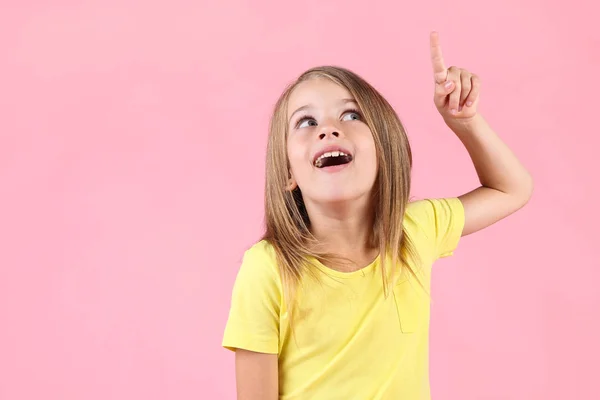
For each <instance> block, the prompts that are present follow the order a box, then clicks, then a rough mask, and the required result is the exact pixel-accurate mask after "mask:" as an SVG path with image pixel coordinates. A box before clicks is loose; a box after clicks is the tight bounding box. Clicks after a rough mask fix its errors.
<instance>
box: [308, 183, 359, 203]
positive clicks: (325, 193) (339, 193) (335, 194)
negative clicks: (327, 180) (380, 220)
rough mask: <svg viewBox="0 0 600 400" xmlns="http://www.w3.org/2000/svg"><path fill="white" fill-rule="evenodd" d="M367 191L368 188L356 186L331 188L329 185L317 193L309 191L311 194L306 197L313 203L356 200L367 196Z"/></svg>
mask: <svg viewBox="0 0 600 400" xmlns="http://www.w3.org/2000/svg"><path fill="white" fill-rule="evenodd" d="M369 192H370V190H357V188H348V190H343V189H342V190H340V189H335V190H333V188H331V187H330V188H328V189H325V190H321V191H319V193H311V195H310V196H308V197H309V198H310V199H311V200H312V202H314V203H317V204H323V205H325V204H336V203H349V202H353V201H358V200H360V199H364V198H366V197H368V195H369ZM305 201H306V198H305Z"/></svg>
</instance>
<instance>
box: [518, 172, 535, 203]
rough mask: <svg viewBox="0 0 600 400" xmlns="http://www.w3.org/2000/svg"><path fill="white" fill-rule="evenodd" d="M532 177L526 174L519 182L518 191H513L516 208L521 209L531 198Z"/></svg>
mask: <svg viewBox="0 0 600 400" xmlns="http://www.w3.org/2000/svg"><path fill="white" fill-rule="evenodd" d="M533 187H534V185H533V177H532V176H531V174H529V173H526V174H525V176H524V177H523V178H522V179H521V181H520V182H519V187H518V190H516V191H515V195H514V198H515V202H516V203H517V206H518V208H519V209H520V208H523V207H525V205H527V203H529V200H531V197H532V196H533Z"/></svg>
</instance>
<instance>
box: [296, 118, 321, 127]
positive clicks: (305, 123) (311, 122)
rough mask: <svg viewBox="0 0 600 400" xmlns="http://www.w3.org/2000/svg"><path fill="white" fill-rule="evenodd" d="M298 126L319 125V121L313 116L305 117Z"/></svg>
mask: <svg viewBox="0 0 600 400" xmlns="http://www.w3.org/2000/svg"><path fill="white" fill-rule="evenodd" d="M296 126H297V127H298V128H307V127H309V126H317V121H316V120H315V119H314V118H313V117H308V116H307V117H303V118H301V119H300V120H299V121H298V123H297V124H296Z"/></svg>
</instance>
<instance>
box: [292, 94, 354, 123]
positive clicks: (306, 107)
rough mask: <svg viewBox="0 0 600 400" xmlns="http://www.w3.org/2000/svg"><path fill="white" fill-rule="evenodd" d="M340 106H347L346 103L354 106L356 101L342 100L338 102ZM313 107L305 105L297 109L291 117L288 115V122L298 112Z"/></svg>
mask: <svg viewBox="0 0 600 400" xmlns="http://www.w3.org/2000/svg"><path fill="white" fill-rule="evenodd" d="M339 103H340V104H348V103H355V104H356V100H355V99H342V100H340V101H339ZM312 107H313V105H312V104H306V105H304V106H302V107H299V108H297V109H296V110H295V111H294V112H293V113H292V115H290V119H289V121H288V122H290V121H291V120H292V118H293V117H294V115H296V114H297V113H299V112H300V111H304V110H308V109H310V108H312Z"/></svg>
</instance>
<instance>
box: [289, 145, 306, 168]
mask: <svg viewBox="0 0 600 400" xmlns="http://www.w3.org/2000/svg"><path fill="white" fill-rule="evenodd" d="M296 142H297V141H294V140H293V139H292V140H289V141H288V145H287V156H288V160H289V163H290V168H291V170H292V171H298V170H299V169H301V168H302V167H303V166H304V164H306V155H305V149H304V148H303V147H302V146H301V145H300V143H296Z"/></svg>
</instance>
